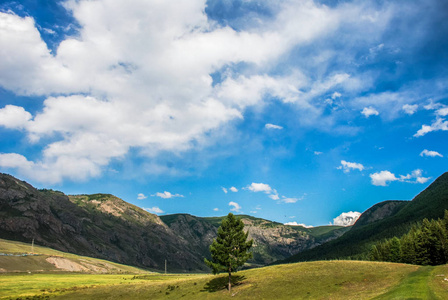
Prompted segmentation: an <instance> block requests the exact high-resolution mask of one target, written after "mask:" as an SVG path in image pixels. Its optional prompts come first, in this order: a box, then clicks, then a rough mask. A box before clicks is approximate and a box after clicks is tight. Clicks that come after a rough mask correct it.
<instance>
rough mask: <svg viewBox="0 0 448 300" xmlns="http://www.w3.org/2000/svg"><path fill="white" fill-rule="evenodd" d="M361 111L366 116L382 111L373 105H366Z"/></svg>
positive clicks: (376, 114) (375, 114)
mask: <svg viewBox="0 0 448 300" xmlns="http://www.w3.org/2000/svg"><path fill="white" fill-rule="evenodd" d="M361 113H362V114H363V115H364V116H365V117H366V118H368V117H370V116H378V115H379V114H380V113H379V112H378V111H377V110H376V109H375V108H373V107H371V106H369V107H364V108H363V110H362V111H361Z"/></svg>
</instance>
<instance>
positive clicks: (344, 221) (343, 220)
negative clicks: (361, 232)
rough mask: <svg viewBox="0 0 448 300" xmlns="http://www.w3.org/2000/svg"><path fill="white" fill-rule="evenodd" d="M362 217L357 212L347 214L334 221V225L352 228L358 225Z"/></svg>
mask: <svg viewBox="0 0 448 300" xmlns="http://www.w3.org/2000/svg"><path fill="white" fill-rule="evenodd" d="M360 216H361V213H360V212H357V211H349V212H345V213H342V214H340V215H339V216H337V217H336V218H334V219H333V225H337V226H351V225H353V224H355V223H356V221H357V220H358V218H359V217H360Z"/></svg>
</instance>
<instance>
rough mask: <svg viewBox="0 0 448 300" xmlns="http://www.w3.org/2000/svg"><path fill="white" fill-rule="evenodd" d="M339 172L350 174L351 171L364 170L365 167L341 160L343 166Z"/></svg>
mask: <svg viewBox="0 0 448 300" xmlns="http://www.w3.org/2000/svg"><path fill="white" fill-rule="evenodd" d="M338 169H339V170H343V171H344V173H349V172H350V171H351V170H359V171H362V170H364V169H365V168H364V166H363V165H362V164H360V163H355V162H348V161H345V160H341V165H340V166H339V167H338Z"/></svg>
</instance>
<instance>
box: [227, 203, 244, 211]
mask: <svg viewBox="0 0 448 300" xmlns="http://www.w3.org/2000/svg"><path fill="white" fill-rule="evenodd" d="M229 206H231V207H232V208H231V209H230V210H231V211H234V212H239V211H240V210H241V206H240V205H239V204H238V203H236V202H233V201H230V202H229Z"/></svg>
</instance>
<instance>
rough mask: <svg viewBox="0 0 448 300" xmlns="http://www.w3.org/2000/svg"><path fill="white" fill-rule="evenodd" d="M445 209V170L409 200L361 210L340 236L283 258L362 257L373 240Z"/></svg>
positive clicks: (447, 193)
mask: <svg viewBox="0 0 448 300" xmlns="http://www.w3.org/2000/svg"><path fill="white" fill-rule="evenodd" d="M446 209H448V173H445V174H443V175H442V176H440V177H439V178H437V179H436V180H435V181H434V182H433V183H432V184H431V185H430V186H429V187H428V188H426V189H425V190H424V191H422V192H421V193H420V194H418V195H417V196H416V197H415V198H414V199H413V200H412V201H386V202H382V203H379V204H376V205H374V206H373V207H372V208H370V209H368V210H367V211H366V212H364V213H363V214H362V215H361V217H360V218H359V220H358V222H356V223H355V225H354V226H353V228H352V229H351V230H350V231H349V232H347V233H346V234H344V235H343V236H341V237H340V238H338V239H336V240H333V241H331V242H328V243H326V244H323V245H321V246H319V247H316V248H314V249H311V250H308V251H304V252H301V253H298V254H296V255H294V256H292V257H290V258H288V259H286V260H284V261H283V262H298V261H309V260H322V259H343V258H354V259H364V258H366V256H367V254H368V252H369V250H370V247H371V245H372V244H374V243H375V242H378V241H381V240H383V239H386V238H391V237H394V236H397V237H400V236H402V235H403V234H405V233H407V232H408V231H409V229H410V228H411V226H412V225H413V224H415V223H418V222H421V221H422V220H423V219H425V218H427V219H438V218H443V215H444V211H445V210H446Z"/></svg>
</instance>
